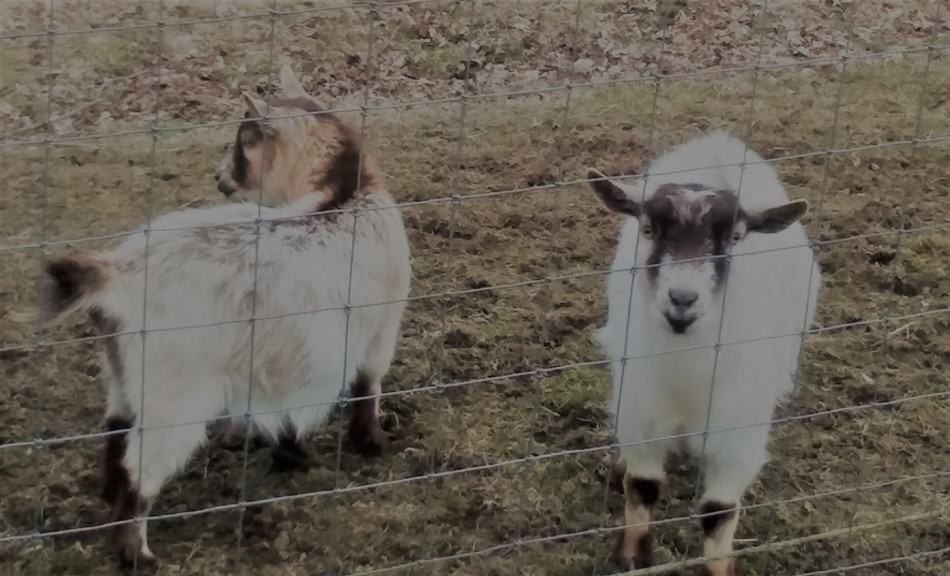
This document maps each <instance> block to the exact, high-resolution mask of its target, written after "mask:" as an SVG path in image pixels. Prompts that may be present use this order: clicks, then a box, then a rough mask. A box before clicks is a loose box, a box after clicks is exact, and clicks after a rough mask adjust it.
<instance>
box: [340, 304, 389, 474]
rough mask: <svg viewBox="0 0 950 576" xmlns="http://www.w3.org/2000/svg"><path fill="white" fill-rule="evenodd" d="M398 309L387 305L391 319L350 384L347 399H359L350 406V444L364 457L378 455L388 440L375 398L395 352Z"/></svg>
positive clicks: (377, 335) (372, 343)
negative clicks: (348, 397)
mask: <svg viewBox="0 0 950 576" xmlns="http://www.w3.org/2000/svg"><path fill="white" fill-rule="evenodd" d="M401 310H402V308H401V304H400V305H393V306H390V308H389V310H388V313H389V314H390V315H391V316H392V318H390V321H388V322H386V323H385V325H384V328H383V329H382V330H380V331H379V333H377V334H376V335H375V336H374V337H373V339H372V340H371V341H370V343H369V348H368V350H367V354H366V357H365V358H364V359H363V364H362V365H361V366H359V367H358V368H357V371H356V378H354V380H353V382H352V383H351V384H350V396H351V397H353V398H361V397H362V399H361V400H355V401H353V402H351V403H350V405H351V406H352V407H353V410H352V415H351V416H350V428H349V438H350V443H351V444H352V445H353V447H354V448H356V449H357V450H358V451H359V452H360V453H362V454H364V455H367V456H375V455H378V454H379V453H380V452H382V450H383V448H384V447H385V446H386V444H387V443H388V441H389V439H388V437H387V435H386V432H385V431H383V427H382V424H381V423H380V417H381V411H380V407H379V398H380V395H381V394H382V381H383V377H384V376H385V375H386V372H387V371H388V370H389V365H390V364H391V363H392V360H393V354H394V353H395V349H396V337H397V336H398V333H399V315H400V314H401Z"/></svg>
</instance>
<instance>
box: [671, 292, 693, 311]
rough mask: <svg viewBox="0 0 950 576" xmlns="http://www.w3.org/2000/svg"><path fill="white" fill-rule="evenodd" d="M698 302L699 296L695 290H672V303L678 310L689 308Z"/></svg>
mask: <svg viewBox="0 0 950 576" xmlns="http://www.w3.org/2000/svg"><path fill="white" fill-rule="evenodd" d="M696 300H699V294H698V293H696V292H695V291H694V290H680V289H678V288H670V302H672V303H673V306H676V307H677V308H688V307H690V306H692V305H693V303H694V302H696Z"/></svg>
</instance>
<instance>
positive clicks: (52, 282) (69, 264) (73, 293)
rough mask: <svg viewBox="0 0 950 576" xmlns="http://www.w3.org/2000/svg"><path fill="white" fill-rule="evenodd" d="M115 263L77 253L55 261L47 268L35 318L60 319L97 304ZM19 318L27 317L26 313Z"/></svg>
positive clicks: (41, 281) (44, 320) (42, 280)
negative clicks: (111, 263)
mask: <svg viewBox="0 0 950 576" xmlns="http://www.w3.org/2000/svg"><path fill="white" fill-rule="evenodd" d="M111 267H112V266H111V265H110V264H109V262H108V261H106V260H104V259H103V258H100V257H97V256H92V255H84V254H76V255H72V256H63V257H61V258H57V259H55V260H51V261H49V262H47V263H46V265H45V266H44V267H43V272H42V273H41V274H40V278H39V282H38V289H39V299H38V300H39V303H38V305H37V309H36V311H35V313H34V314H33V315H31V316H32V317H31V318H30V319H31V320H38V321H42V322H50V321H55V320H60V319H62V318H64V317H65V316H67V315H69V314H71V313H73V312H76V311H78V310H81V309H84V308H88V307H90V306H92V305H94V304H95V303H96V301H97V300H98V296H99V295H100V293H101V292H102V290H103V289H104V288H105V286H106V282H107V280H108V279H109V271H110V269H111ZM18 319H19V320H25V319H26V318H24V317H23V316H22V315H21V317H20V318H18Z"/></svg>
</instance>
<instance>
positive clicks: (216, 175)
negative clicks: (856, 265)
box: [214, 174, 221, 182]
mask: <svg viewBox="0 0 950 576" xmlns="http://www.w3.org/2000/svg"><path fill="white" fill-rule="evenodd" d="M220 180H221V175H220V174H215V175H214V181H215V182H218V181H220Z"/></svg>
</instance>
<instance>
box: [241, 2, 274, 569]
mask: <svg viewBox="0 0 950 576" xmlns="http://www.w3.org/2000/svg"><path fill="white" fill-rule="evenodd" d="M276 36H277V0H271V11H270V31H269V34H268V38H267V86H268V87H271V86H273V85H274V46H275V44H276V42H277V39H276ZM258 112H259V111H258ZM271 112H272V109H271V105H270V101H269V100H267V105H266V109H265V111H264V118H262V119H260V120H258V122H268V121H269V120H268V116H270V115H271ZM235 145H237V144H235ZM265 185H266V182H265V174H264V171H263V170H261V173H260V182H259V183H258V187H257V216H256V217H255V219H254V246H253V251H254V259H253V263H254V265H253V267H252V272H251V274H252V277H251V310H250V318H248V320H247V322H248V331H249V337H248V352H247V354H248V363H247V364H248V366H247V397H246V401H245V410H244V414H243V415H242V418H243V425H242V430H243V439H244V442H243V446H242V450H241V480H240V487H239V489H238V505H239V506H238V521H237V533H236V534H235V536H234V537H235V538H236V540H237V542H236V544H235V548H236V550H235V556H234V562H235V565H236V566H237V565H240V563H241V562H242V561H243V551H244V522H245V516H246V515H247V491H248V473H247V471H248V461H249V460H250V452H251V439H252V438H253V437H254V433H255V429H254V420H253V416H252V414H253V411H252V402H253V391H254V361H255V358H254V347H255V345H256V339H257V323H258V320H259V319H258V317H257V301H258V293H257V292H258V281H259V276H260V257H261V224H262V223H263V222H262V219H261V214H262V213H263V209H264V186H265ZM230 422H233V420H232V421H230ZM230 422H229V423H230Z"/></svg>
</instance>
